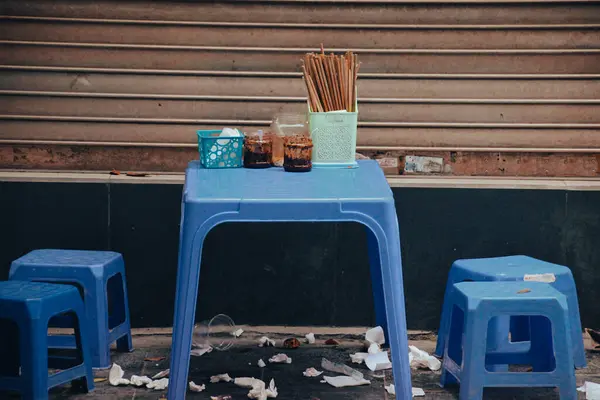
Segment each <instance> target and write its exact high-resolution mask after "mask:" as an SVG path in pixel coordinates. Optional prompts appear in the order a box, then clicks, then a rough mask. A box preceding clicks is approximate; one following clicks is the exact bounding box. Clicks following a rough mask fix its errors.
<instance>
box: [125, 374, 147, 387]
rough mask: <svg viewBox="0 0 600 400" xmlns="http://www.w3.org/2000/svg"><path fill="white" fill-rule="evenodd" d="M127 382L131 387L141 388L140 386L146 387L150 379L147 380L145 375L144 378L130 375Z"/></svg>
mask: <svg viewBox="0 0 600 400" xmlns="http://www.w3.org/2000/svg"><path fill="white" fill-rule="evenodd" d="M129 381H130V382H131V384H132V385H133V386H137V387H141V386H144V385H147V384H149V383H150V382H152V379H150V378H148V377H147V376H145V375H144V376H137V375H131V378H130V379H129Z"/></svg>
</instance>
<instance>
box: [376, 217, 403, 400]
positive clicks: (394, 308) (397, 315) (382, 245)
mask: <svg viewBox="0 0 600 400" xmlns="http://www.w3.org/2000/svg"><path fill="white" fill-rule="evenodd" d="M387 211H388V212H387V215H388V216H389V217H388V218H387V219H386V220H385V221H381V222H380V226H377V227H372V234H373V235H375V238H376V240H377V243H378V249H379V260H380V263H379V266H380V268H381V270H380V274H381V279H382V288H383V299H384V305H385V312H386V316H387V326H388V337H387V339H388V341H389V344H390V348H391V350H392V367H393V371H394V382H395V385H396V396H397V398H398V399H410V398H412V384H411V380H410V365H409V363H408V336H407V330H406V311H405V306H404V283H403V279H402V260H401V257H400V232H399V228H398V220H397V219H396V213H395V209H394V207H393V205H392V207H391V209H388V210H387ZM375 269H376V267H371V271H375Z"/></svg>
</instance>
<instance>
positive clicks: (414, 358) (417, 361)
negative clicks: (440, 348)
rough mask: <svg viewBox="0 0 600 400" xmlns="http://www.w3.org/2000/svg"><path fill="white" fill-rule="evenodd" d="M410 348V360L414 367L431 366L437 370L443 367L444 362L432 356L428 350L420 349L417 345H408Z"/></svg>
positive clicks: (430, 367)
mask: <svg viewBox="0 0 600 400" xmlns="http://www.w3.org/2000/svg"><path fill="white" fill-rule="evenodd" d="M408 348H409V350H410V354H409V361H410V366H411V367H412V368H429V369H430V370H432V371H437V370H439V369H440V368H441V367H442V363H441V362H440V360H438V359H437V358H435V357H433V356H430V355H429V353H427V352H426V351H423V350H420V349H418V348H417V347H415V346H408Z"/></svg>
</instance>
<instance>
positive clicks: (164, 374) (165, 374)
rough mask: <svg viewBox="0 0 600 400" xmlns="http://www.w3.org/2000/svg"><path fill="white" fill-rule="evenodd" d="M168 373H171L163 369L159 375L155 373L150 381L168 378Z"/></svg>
mask: <svg viewBox="0 0 600 400" xmlns="http://www.w3.org/2000/svg"><path fill="white" fill-rule="evenodd" d="M170 372H171V370H170V369H165V370H164V371H160V372H159V373H157V374H156V375H154V376H153V377H152V379H160V378H166V377H167V376H169V373H170Z"/></svg>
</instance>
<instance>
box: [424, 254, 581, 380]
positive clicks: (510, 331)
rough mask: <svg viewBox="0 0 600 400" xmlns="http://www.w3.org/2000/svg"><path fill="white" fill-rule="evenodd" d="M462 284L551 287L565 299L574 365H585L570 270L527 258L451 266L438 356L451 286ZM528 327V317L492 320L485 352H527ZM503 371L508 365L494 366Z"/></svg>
mask: <svg viewBox="0 0 600 400" xmlns="http://www.w3.org/2000/svg"><path fill="white" fill-rule="evenodd" d="M465 281H474V282H482V281H537V282H545V283H548V284H550V285H551V286H552V287H553V288H554V289H556V290H558V291H559V292H561V293H562V294H563V295H565V297H566V298H567V304H568V306H569V319H570V320H569V322H570V330H571V332H570V336H571V345H572V349H573V362H574V366H575V368H584V367H585V366H586V359H585V350H584V348H583V336H582V330H581V320H580V317H579V304H578V301H577V291H576V288H575V281H574V279H573V274H572V273H571V270H570V269H569V268H568V267H565V266H563V265H557V264H552V263H549V262H545V261H541V260H537V259H535V258H532V257H527V256H509V257H495V258H479V259H468V260H457V261H455V262H454V264H452V268H451V269H450V273H449V275H448V281H447V283H446V294H445V296H444V305H443V308H442V317H441V321H440V329H439V333H438V340H437V346H436V350H435V354H436V355H437V356H442V355H443V352H444V345H445V340H446V337H447V334H448V329H449V327H450V322H451V321H450V318H451V312H450V311H451V310H450V304H449V302H448V295H449V293H450V291H451V290H452V288H453V287H454V284H456V283H459V282H465ZM530 327H531V324H530V318H529V317H526V316H513V317H508V316H497V317H494V318H493V320H492V321H490V330H489V331H488V337H487V346H488V349H489V350H496V351H506V350H507V349H509V348H510V352H513V353H515V354H522V353H526V352H529V350H530V346H531V343H530V340H529V339H530ZM546 336H547V340H548V341H551V340H552V332H551V331H550V330H548V332H547V333H546ZM507 338H508V339H507ZM506 368H507V366H494V370H495V371H502V370H506Z"/></svg>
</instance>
